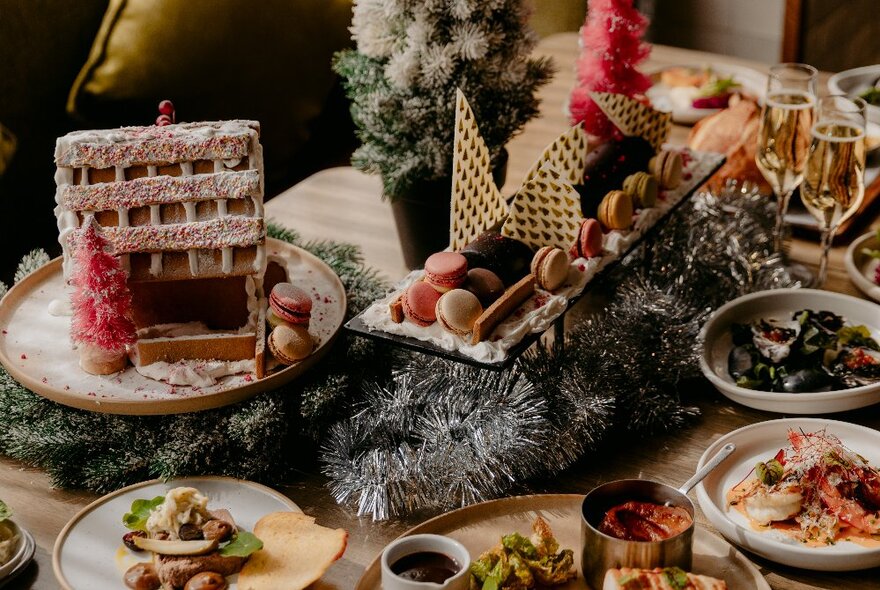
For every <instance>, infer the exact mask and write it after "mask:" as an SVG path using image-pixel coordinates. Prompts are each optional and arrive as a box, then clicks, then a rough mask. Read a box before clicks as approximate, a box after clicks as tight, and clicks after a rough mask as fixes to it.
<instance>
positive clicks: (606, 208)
mask: <svg viewBox="0 0 880 590" xmlns="http://www.w3.org/2000/svg"><path fill="white" fill-rule="evenodd" d="M632 216H633V203H632V197H630V196H629V195H628V194H626V193H625V192H623V191H611V192H610V193H608V194H607V195H605V198H604V199H602V202H601V203H599V213H598V217H599V223H601V224H602V225H603V226H604V227H606V228H608V229H629V228H630V226H631V225H632Z"/></svg>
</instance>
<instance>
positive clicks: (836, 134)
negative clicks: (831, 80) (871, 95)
mask: <svg viewBox="0 0 880 590" xmlns="http://www.w3.org/2000/svg"><path fill="white" fill-rule="evenodd" d="M865 110H866V105H865V102H864V101H863V100H862V99H860V98H857V99H855V100H850V99H848V98H846V97H844V96H829V97H826V98H823V99H822V100H820V101H819V105H818V109H817V118H816V123H815V124H814V125H813V127H812V131H811V135H812V138H813V139H812V143H811V144H810V150H809V154H808V155H807V165H806V170H805V174H804V181H803V186H802V187H801V199H802V200H803V202H804V205H805V206H806V208H807V210H808V211H809V212H810V214H811V215H812V216H813V217H815V218H816V219H817V220H818V221H819V227H820V228H821V230H822V246H821V247H822V255H821V258H820V260H819V276H818V277H817V282H818V285H819V286H821V285H822V284H824V283H825V279H826V278H827V275H828V250H829V249H830V247H831V241H832V240H833V239H834V234H835V233H836V231H837V228H838V227H839V226H840V224H841V223H843V222H844V221H846V220H847V219H849V218H850V217H851V216H852V215H853V214H854V213H855V212H856V211H858V209H859V206H860V205H861V204H862V199H863V198H864V196H865Z"/></svg>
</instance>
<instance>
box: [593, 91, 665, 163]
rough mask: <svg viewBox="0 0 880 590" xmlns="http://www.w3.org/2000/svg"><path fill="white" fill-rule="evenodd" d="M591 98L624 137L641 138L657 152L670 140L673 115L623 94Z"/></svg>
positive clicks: (597, 93) (595, 95)
mask: <svg viewBox="0 0 880 590" xmlns="http://www.w3.org/2000/svg"><path fill="white" fill-rule="evenodd" d="M590 98H592V99H593V102H595V103H596V104H597V105H598V106H599V108H600V109H602V112H603V113H605V116H606V117H608V118H609V119H610V120H611V122H612V123H614V125H615V126H616V127H617V128H618V129H620V131H621V132H622V133H623V134H624V135H629V136H638V137H641V138H643V139H644V140H646V141H647V142H648V143H650V144H651V145H652V146H654V149H655V150H659V149H660V148H661V146H662V145H663V144H664V143H665V142H666V140H667V139H669V133H670V132H671V131H672V113H664V112H661V111H658V110H656V109H653V108H651V107H650V106H648V105H646V104H643V103H641V102H639V101H637V100H636V99H634V98H630V97H628V96H625V95H623V94H614V93H611V92H591V93H590Z"/></svg>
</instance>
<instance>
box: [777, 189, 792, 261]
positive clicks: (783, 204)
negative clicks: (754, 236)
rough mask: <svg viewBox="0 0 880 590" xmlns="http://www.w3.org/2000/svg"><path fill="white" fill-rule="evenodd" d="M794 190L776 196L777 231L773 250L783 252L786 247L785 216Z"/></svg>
mask: <svg viewBox="0 0 880 590" xmlns="http://www.w3.org/2000/svg"><path fill="white" fill-rule="evenodd" d="M793 192H794V189H793V188H791V189H788V190H787V191H783V192H781V193H779V194H778V195H776V229H775V230H774V232H773V248H774V249H775V250H776V251H777V252H782V249H783V247H784V246H785V214H786V213H787V212H788V202H789V201H790V200H791V194H792V193H793Z"/></svg>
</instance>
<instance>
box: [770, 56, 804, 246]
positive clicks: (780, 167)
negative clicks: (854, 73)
mask: <svg viewBox="0 0 880 590" xmlns="http://www.w3.org/2000/svg"><path fill="white" fill-rule="evenodd" d="M815 103H816V68H814V67H813V66H808V65H806V64H779V65H776V66H773V67H772V68H770V74H769V76H768V77H767V96H766V98H765V100H764V107H763V109H762V112H761V124H760V127H759V130H758V151H757V153H756V155H755V161H756V163H757V165H758V169H759V170H760V171H761V174H763V175H764V178H765V179H767V182H768V183H769V184H770V186H771V187H772V188H773V192H774V193H775V195H776V203H777V207H776V231H775V233H774V237H775V247H776V250H782V245H783V237H784V233H783V225H784V218H785V213H786V211H787V210H788V202H789V200H790V199H791V194H792V192H794V189H796V188H797V187H798V185H799V184H800V183H801V181H802V180H803V177H804V167H805V165H806V162H807V152H808V150H809V148H810V128H811V126H812V124H813V110H814V106H815Z"/></svg>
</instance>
